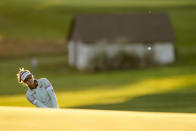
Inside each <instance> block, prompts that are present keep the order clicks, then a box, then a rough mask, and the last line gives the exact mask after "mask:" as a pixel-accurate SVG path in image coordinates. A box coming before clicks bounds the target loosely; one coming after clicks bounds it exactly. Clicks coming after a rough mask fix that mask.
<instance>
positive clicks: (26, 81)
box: [24, 76, 32, 83]
mask: <svg viewBox="0 0 196 131" xmlns="http://www.w3.org/2000/svg"><path fill="white" fill-rule="evenodd" d="M31 78H32V77H31V76H30V77H28V78H26V79H25V80H24V82H25V83H26V82H27V81H28V80H30V79H31Z"/></svg>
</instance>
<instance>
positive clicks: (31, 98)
mask: <svg viewBox="0 0 196 131" xmlns="http://www.w3.org/2000/svg"><path fill="white" fill-rule="evenodd" d="M26 98H27V100H28V101H29V102H31V103H32V104H33V105H35V106H37V107H43V108H48V107H47V106H46V105H44V104H43V103H42V102H40V101H39V100H36V99H35V98H34V97H33V96H31V95H29V94H28V93H27V94H26Z"/></svg>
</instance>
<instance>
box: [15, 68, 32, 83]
mask: <svg viewBox="0 0 196 131" xmlns="http://www.w3.org/2000/svg"><path fill="white" fill-rule="evenodd" d="M27 71H28V72H30V71H29V70H25V69H24V68H19V71H18V74H16V76H17V79H18V82H19V83H23V81H22V80H21V76H22V74H23V73H25V72H27ZM31 76H32V77H33V75H32V74H31Z"/></svg>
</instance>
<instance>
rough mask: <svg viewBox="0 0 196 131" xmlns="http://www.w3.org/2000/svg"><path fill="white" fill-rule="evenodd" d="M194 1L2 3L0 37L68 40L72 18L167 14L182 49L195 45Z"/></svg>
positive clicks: (9, 0)
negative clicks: (81, 14)
mask: <svg viewBox="0 0 196 131" xmlns="http://www.w3.org/2000/svg"><path fill="white" fill-rule="evenodd" d="M195 7H196V2H195V1H194V0H172V1H171V0H164V1H162V0H151V1H146V0H140V1H137V0H131V1H128V0H120V1H119V0H112V1H111V0H106V1H95V0H84V1H83V2H81V1H79V0H66V1H65V0H58V1H56V0H42V1H40V0H30V1H25V0H17V1H16V0H6V1H0V28H1V30H0V37H1V39H4V38H7V37H8V38H13V37H14V38H15V37H16V38H17V37H19V38H20V39H27V40H32V39H40V40H64V39H65V36H67V34H68V32H69V26H70V22H71V18H72V15H74V14H77V13H107V12H116V13H123V12H146V13H148V12H167V13H168V14H169V16H170V18H171V22H172V25H173V27H174V32H175V34H176V37H177V43H178V44H179V45H194V44H195V41H196V38H195V36H194V34H195V33H196V26H195V22H196V17H195V16H196V8H195Z"/></svg>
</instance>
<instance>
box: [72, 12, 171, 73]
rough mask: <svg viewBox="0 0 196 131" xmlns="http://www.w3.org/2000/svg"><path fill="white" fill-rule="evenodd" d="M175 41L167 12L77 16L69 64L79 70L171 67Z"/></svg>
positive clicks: (74, 23)
mask: <svg viewBox="0 0 196 131" xmlns="http://www.w3.org/2000/svg"><path fill="white" fill-rule="evenodd" d="M174 40H175V38H174V33H173V30H172V26H171V24H170V21H169V17H168V15H167V14H165V13H151V14H145V13H131V14H83V15H78V16H76V17H75V18H74V19H73V24H72V28H71V32H70V37H69V42H68V56H69V57H68V59H69V64H70V65H71V66H74V67H76V68H78V69H79V70H96V69H98V70H99V69H109V68H115V69H116V68H124V67H125V68H131V67H134V66H148V65H152V64H153V65H154V64H156V65H164V64H170V63H172V62H174V60H175V47H174Z"/></svg>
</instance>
